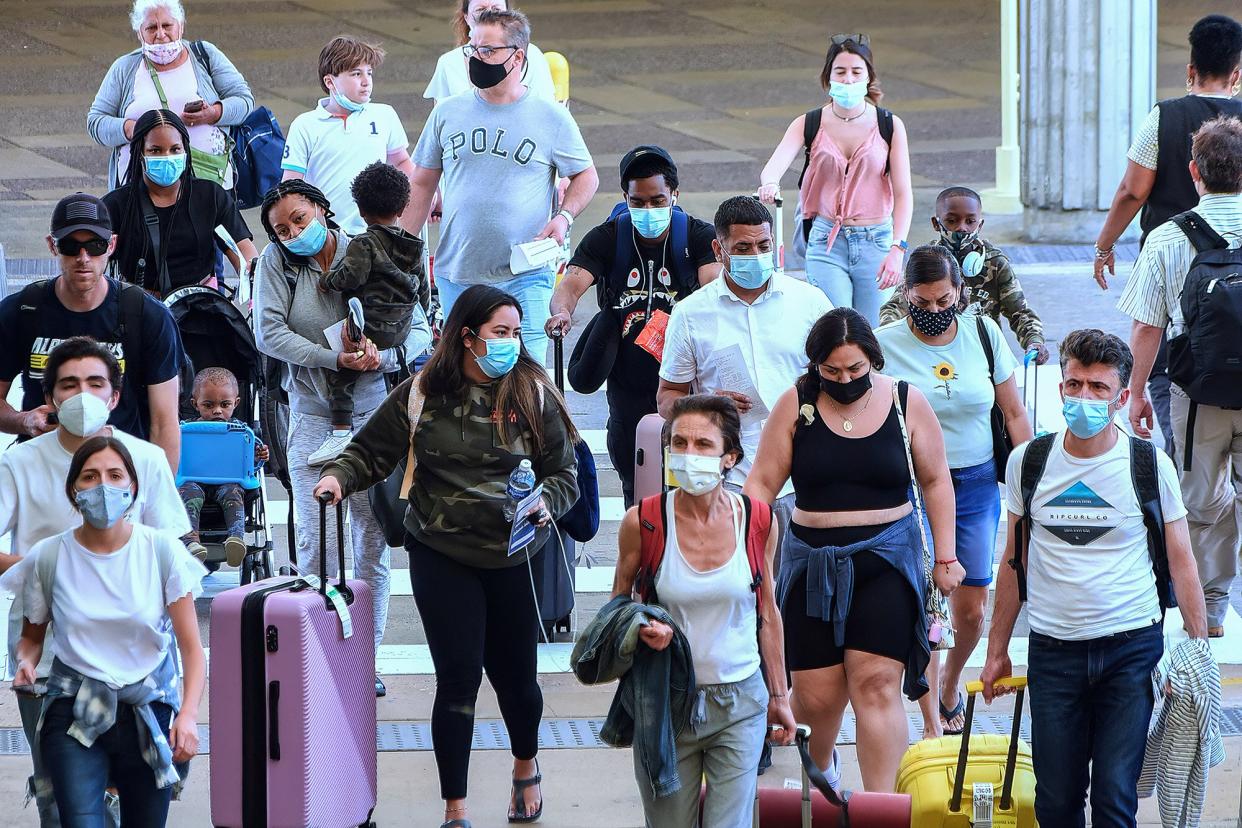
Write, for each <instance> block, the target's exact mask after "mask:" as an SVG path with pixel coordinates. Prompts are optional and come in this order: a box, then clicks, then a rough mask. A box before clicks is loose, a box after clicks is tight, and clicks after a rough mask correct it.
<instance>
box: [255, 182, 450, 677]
mask: <svg viewBox="0 0 1242 828" xmlns="http://www.w3.org/2000/svg"><path fill="white" fill-rule="evenodd" d="M259 220H260V221H261V222H262V223H263V229H264V230H265V231H266V232H267V237H268V239H269V240H270V241H271V244H269V245H268V246H267V247H266V248H265V249H264V250H263V254H262V255H261V256H259V261H258V266H257V268H256V271H255V293H254V317H255V320H256V321H255V339H256V342H257V344H258V347H259V350H260V351H262V352H263V353H265V354H267V355H268V356H271V357H273V358H275V359H278V360H280V361H281V362H282V363H284V368H283V370H282V374H283V376H282V377H281V381H282V384H283V386H284V389H285V391H287V392H288V394H289V445H288V448H287V449H286V452H285V455H286V458H287V459H288V463H289V477H290V481H291V486H292V490H293V508H294V513H295V514H296V515H297V517H298V518H299V519H300V520H299V521H298V524H297V531H296V534H295V544H296V557H297V566H298V568H299V570H300V571H302V572H314V571H317V570H318V566H319V564H318V561H319V544H320V542H321V541H322V542H323V543H326V544H327V547H328V548H329V549H335V548H336V543H337V537H336V532H337V526H336V523H335V521H328V526H327V537H326V538H322V539H321V538H320V536H319V521H318V520H316V519H315V516H316V515H318V514H319V504H318V503H316V502H315V499H314V498H313V497H312V496H311V489H313V488H314V486H315V483H316V482H317V481H318V480H319V468H318V467H319V466H320V465H322V464H323V463H324V462H325V461H326V460H328V459H330V458H331V457H332V456H335V454H336V453H339V451H340V449H342V448H344V446H345V444H346V443H347V442H348V441H349V438H350V433H351V430H350V429H340V428H338V427H337V426H338V425H339V424H336V423H334V422H333V420H334V418H333V416H332V410H331V404H330V402H329V400H330V399H331V393H330V389H329V385H328V373H329V372H330V371H335V370H337V369H340V368H344V369H349V370H352V371H357V372H359V374H358V379H357V383H356V384H355V386H354V412H353V419H352V422H351V423H350V426H352V431H353V432H354V433H357V431H358V430H360V429H361V428H362V427H363V425H364V424H365V423H366V422H367V420H368V419H369V418H370V417H371V415H372V413H373V412H374V411H375V410H376V409H377V408H379V406H380V403H382V402H383V401H384V397H385V395H386V394H387V393H388V388H387V386H386V385H385V382H384V373H385V372H392V371H397V370H399V369H401V368H404V367H406V366H404V365H402V364H401V359H402V355H403V354H404V355H406V356H407V357H408V361H409V362H412V361H413V360H414V357H415V356H416V355H418V354H421V353H422V352H423V351H424V350H425V349H426V348H427V346H428V345H429V344H430V343H431V331H430V329H429V327H428V325H427V321H426V319H424V318H423V315H422V313H416V314H415V315H414V320H413V324H412V325H411V326H410V334H409V336H408V337H406V340H405V342H404V344H403V346H402V347H400V348H386V349H384V350H383V351H381V350H379V349H378V348H376V346H375V343H374V342H372V341H371V340H369V339H366V338H365V337H364V339H363V341H362V342H357V341H354V340H351V339H349V336H348V332H347V331H348V326H341V327H340V334H339V335H337V334H332V335H331V336H329V334H327V333H325V331H327V330H330V329H332V328H333V327H334V326H339V325H341V323H342V322H343V320H344V319H345V315H346V312H347V309H346V303H345V298H344V296H343V295H342V294H341V293H339V292H337V291H324V290H321V289H320V286H319V280H320V278H321V277H322V275H323V274H325V273H327V272H328V271H330V270H332V269H333V268H334V267H336V266H338V265H340V263H341V262H342V261H344V259H345V251H346V249H347V248H348V245H349V236H347V235H345V233H344V232H342V231H341V230H340V228H338V227H337V225H336V222H335V221H333V213H332V206H331V205H330V204H329V203H328V199H327V198H326V197H325V196H324V194H323V192H322V191H321V190H320V189H319V188H318V187H316V186H314V185H313V184H311V183H310V182H308V181H303V180H300V179H291V180H289V181H282V182H280V183H279V184H277V185H276V186H275V187H273V188H272V189H271V190H270V191H268V193H267V195H266V196H265V197H264V199H263V204H262V205H261V206H260V208H259ZM325 443H328V446H327V447H326V448H327V449H328V450H329V451H331V453H327V452H321V450H322V449H324V448H325ZM325 453H326V454H327V456H324V454H325ZM316 454H319V455H320V456H318V457H316V456H315V455H316ZM347 505H348V509H349V524H348V525H349V527H350V530H351V531H350V535H349V538H348V540H347V541H346V548H347V549H349V550H350V551H351V553H352V555H353V561H354V571H355V572H356V573H358V575H357V577H359V578H362V579H363V580H364V581H366V582H367V584H368V585H370V587H371V593H372V595H373V596H374V604H373V609H374V622H375V645H376V646H377V647H378V646H379V644H380V642H381V641H382V640H383V637H384V627H385V625H386V624H387V621H388V594H389V566H390V564H391V553H390V552H389V551H388V544H387V543H386V542H385V540H384V531H383V529H382V528H381V526H380V524H379V521H377V520H376V518H375V514H374V513H373V512H372V511H371V504H370V502H369V501H368V500H367V496H366V495H365V494H361V495H357V496H355V497H351V498H349V500H348V502H347ZM328 566H329V569H330V571H331V572H333V573H335V571H336V569H335V567H336V561H335V559H334V560H331V561H329V562H328ZM375 692H376V694H377V695H383V694H384V693H385V688H384V684H383V682H382V681H381V680H380V678H379V676H378V675H377V676H376V678H375Z"/></svg>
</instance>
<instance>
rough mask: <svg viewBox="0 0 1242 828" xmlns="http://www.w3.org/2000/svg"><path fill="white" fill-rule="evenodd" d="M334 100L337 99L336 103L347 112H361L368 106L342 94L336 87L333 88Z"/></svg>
mask: <svg viewBox="0 0 1242 828" xmlns="http://www.w3.org/2000/svg"><path fill="white" fill-rule="evenodd" d="M332 100H334V101H336V105H337V106H339V107H340V108H341V109H343V110H345V111H346V112H361V111H362V110H364V109H366V108H367V105H366V104H364V103H354V102H353V101H351V100H350V99H349V98H348V97H346V96H345V95H342V94H341V93H340V92H337V91H336V90H335V89H333V90H332Z"/></svg>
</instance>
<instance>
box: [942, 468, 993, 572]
mask: <svg viewBox="0 0 1242 828" xmlns="http://www.w3.org/2000/svg"><path fill="white" fill-rule="evenodd" d="M949 476H950V477H952V478H953V494H954V496H955V498H956V500H957V560H958V562H959V563H960V564H961V565H962V567H963V568H964V569H965V570H966V577H965V579H963V581H962V584H963V585H964V586H987V585H988V584H990V583H992V561H993V560H994V559H995V557H996V528H997V524H998V522H999V521H1000V512H1001V502H1000V489H999V487H998V486H997V485H996V466H995V464H993V462H992V460H990V459H989V460H988V461H987V462H986V463H980V464H979V465H977V466H966V467H965V468H961V469H949Z"/></svg>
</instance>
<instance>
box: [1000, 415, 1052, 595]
mask: <svg viewBox="0 0 1242 828" xmlns="http://www.w3.org/2000/svg"><path fill="white" fill-rule="evenodd" d="M1054 439H1056V434H1042V435H1040V436H1039V437H1036V438H1035V439H1034V440H1031V441H1030V442H1029V443H1027V446H1026V454H1024V455H1023V456H1022V474H1021V477H1020V484H1019V485H1020V488H1021V491H1022V516H1021V517H1020V518H1018V528H1017V531H1016V532H1015V533H1014V539H1013V558H1012V559H1011V560H1010V561H1009V565H1010V566H1011V567H1012V568H1013V570H1014V572H1015V573H1016V574H1017V576H1018V600H1019V601H1025V600H1026V563H1025V561H1024V560H1023V558H1024V557H1025V554H1026V552H1027V550H1028V548H1029V547H1030V542H1031V501H1032V500H1033V499H1034V497H1035V487H1036V486H1038V485H1039V480H1040V478H1041V477H1043V476H1044V467H1046V466H1047V465H1048V455H1049V454H1051V453H1052V441H1053V440H1054Z"/></svg>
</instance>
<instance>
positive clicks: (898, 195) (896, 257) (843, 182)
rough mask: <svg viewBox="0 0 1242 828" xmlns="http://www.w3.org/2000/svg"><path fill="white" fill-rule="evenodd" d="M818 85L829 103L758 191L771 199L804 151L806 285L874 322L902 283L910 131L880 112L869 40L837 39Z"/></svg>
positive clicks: (775, 157)
mask: <svg viewBox="0 0 1242 828" xmlns="http://www.w3.org/2000/svg"><path fill="white" fill-rule="evenodd" d="M820 83H821V85H822V86H823V87H824V89H825V90H827V92H828V94H829V101H828V103H827V104H826V105H824V106H822V107H820V108H818V109H813V110H811V111H810V112H808V113H807V114H806V115H799V116H798V117H797V118H795V119H794V120H793V122H792V123H790V125H789V128H788V129H786V130H785V137H784V138H782V139H781V142H780V144H779V145H778V146H777V147H776V150H775V151H774V152H773V153H772V157H771V158H770V159H769V160H768V163H767V165H766V166H765V167H764V168H763V172H762V173H761V174H760V189H759V195H760V198H761V199H762V200H763V201H765V202H769V203H770V202H771V201H773V199H774V198H775V196H776V194H777V192H778V191H779V189H780V179H781V176H782V175H784V174H785V172H786V171H787V170H788V169H789V166H790V164H792V163H793V161H794V159H795V158H797V156H798V154H799V152H800V151H802V152H803V153H804V154H805V157H806V168H805V170H804V172H803V177H802V178H801V179H800V180H799V187H800V193H799V201H800V204H801V207H800V212H801V215H802V222H801V226H800V227H799V228H798V231H799V232H802V233H804V238H805V239H806V242H807V252H806V277H807V281H808V282H810V283H812V284H813V285H815V286H816V287H818V288H819V289H820V290H822V291H823V292H824V293H825V294H827V296H828V299H829V300H830V301H831V302H832V303H833V304H834V305H836V306H838V307H853V308H854V309H855V310H857V311H858V312H859V313H861V314H862V315H863V316H865V317H867V320H868V321H869V322H871V324H872V325H875V324H878V321H879V315H880V305H881V304H882V303H883V302H884V300H885V299H886V298H887V297H888V294H889V293H891V292H892V288H893V287H894V286H895V285H896V284H897V283H898V282H899V281H900V280H901V271H902V264H903V259H904V257H905V251H906V249H907V243H906V235H907V234H908V233H909V231H910V219H911V216H912V214H913V210H914V198H913V192H912V190H911V187H910V154H909V150H908V144H907V141H906V128H905V125H904V124H903V123H902V122H901V119H900V118H898V117H896V116H895V115H893V114H892V113H891V112H889V111H888V110H886V109H881V108H880V107H879V101H880V97H881V93H880V88H879V81H878V79H877V76H876V73H875V65H874V62H873V60H872V57H871V48H870V46H869V45H868V39H867V36H866V35H862V34H850V35H833V37H832V42H831V44H830V45H829V47H828V54H827V56H826V58H825V59H824V69H823V71H822V72H821V73H820ZM808 119H810V123H809V124H808ZM816 121H818V122H819V127H818V128H815V123H816ZM808 126H809V127H810V129H808ZM808 132H809V133H810V135H808V134H807V133H808Z"/></svg>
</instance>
